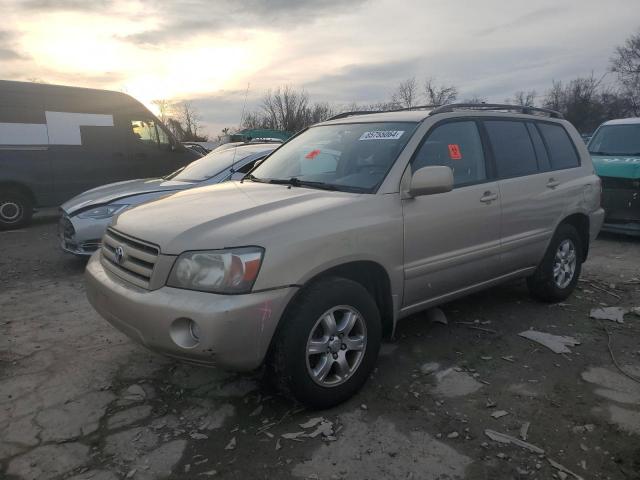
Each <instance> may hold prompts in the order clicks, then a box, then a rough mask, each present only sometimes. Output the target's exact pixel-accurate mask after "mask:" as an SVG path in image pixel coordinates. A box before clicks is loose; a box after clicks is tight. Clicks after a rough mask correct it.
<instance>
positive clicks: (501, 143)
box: [484, 120, 538, 178]
mask: <svg viewBox="0 0 640 480" xmlns="http://www.w3.org/2000/svg"><path fill="white" fill-rule="evenodd" d="M484 124H485V127H486V129H487V134H488V135H489V141H490V142H491V147H492V149H493V155H494V158H495V161H496V168H497V170H498V177H499V178H510V177H520V176H522V175H530V174H533V173H537V172H538V162H537V161H536V154H535V151H534V149H533V144H532V143H531V137H529V132H528V131H527V127H526V125H525V124H524V123H523V122H518V121H501V120H489V121H485V122H484Z"/></svg>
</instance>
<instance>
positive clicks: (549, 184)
mask: <svg viewBox="0 0 640 480" xmlns="http://www.w3.org/2000/svg"><path fill="white" fill-rule="evenodd" d="M558 185H560V182H558V181H557V180H556V179H555V178H550V179H549V181H548V182H547V188H556V187H557V186H558Z"/></svg>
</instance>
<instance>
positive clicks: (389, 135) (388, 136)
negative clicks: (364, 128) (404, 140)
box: [360, 130, 404, 140]
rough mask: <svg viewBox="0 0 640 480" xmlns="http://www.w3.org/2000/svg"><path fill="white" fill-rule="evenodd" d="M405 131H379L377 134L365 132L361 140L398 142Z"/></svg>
mask: <svg viewBox="0 0 640 480" xmlns="http://www.w3.org/2000/svg"><path fill="white" fill-rule="evenodd" d="M403 133H404V130H377V131H375V132H364V133H363V134H362V135H361V136H360V140H398V139H399V138H400V137H401V136H402V134H403Z"/></svg>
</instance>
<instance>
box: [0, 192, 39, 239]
mask: <svg viewBox="0 0 640 480" xmlns="http://www.w3.org/2000/svg"><path fill="white" fill-rule="evenodd" d="M32 215H33V202H32V201H31V199H30V198H29V196H28V195H25V194H24V193H22V192H21V191H18V190H15V189H11V188H10V189H6V190H0V230H9V229H13V228H20V227H24V226H25V225H28V224H29V222H30V221H31V216H32Z"/></svg>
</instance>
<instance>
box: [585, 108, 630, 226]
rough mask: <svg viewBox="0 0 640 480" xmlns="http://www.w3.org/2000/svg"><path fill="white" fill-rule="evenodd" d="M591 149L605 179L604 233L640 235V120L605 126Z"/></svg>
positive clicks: (626, 119) (596, 134) (618, 121)
mask: <svg viewBox="0 0 640 480" xmlns="http://www.w3.org/2000/svg"><path fill="white" fill-rule="evenodd" d="M588 148H589V153H591V158H592V160H593V166H594V167H595V170H596V173H597V174H598V176H600V178H602V207H603V208H604V210H605V221H604V225H603V227H602V230H605V231H610V232H616V233H625V234H628V235H637V236H640V118H624V119H620V120H610V121H608V122H605V123H603V124H602V125H600V127H598V129H597V130H596V132H595V133H594V134H593V137H592V138H591V141H590V142H589V145H588Z"/></svg>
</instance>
